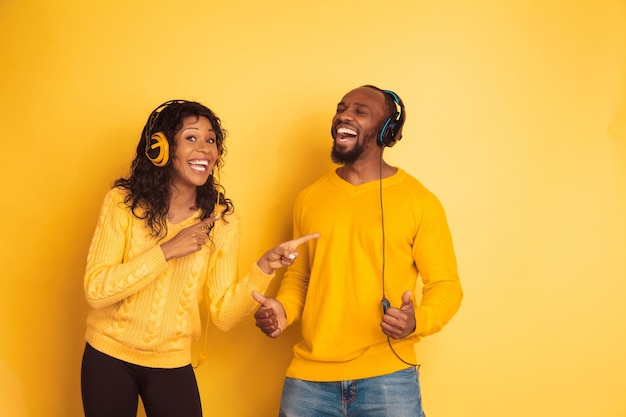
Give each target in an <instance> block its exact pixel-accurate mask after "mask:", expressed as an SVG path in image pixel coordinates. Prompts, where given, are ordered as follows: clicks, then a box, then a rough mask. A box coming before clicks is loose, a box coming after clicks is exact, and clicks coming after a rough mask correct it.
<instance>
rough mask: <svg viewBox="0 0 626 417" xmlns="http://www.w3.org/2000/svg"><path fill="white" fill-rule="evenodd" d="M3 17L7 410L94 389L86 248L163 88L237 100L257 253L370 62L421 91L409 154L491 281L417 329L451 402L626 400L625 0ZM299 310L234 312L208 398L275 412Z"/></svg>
mask: <svg viewBox="0 0 626 417" xmlns="http://www.w3.org/2000/svg"><path fill="white" fill-rule="evenodd" d="M0 28H1V29H0V34H1V36H0V56H1V59H2V65H1V67H0V91H1V94H2V100H1V101H0V138H1V140H2V148H3V152H2V153H1V154H0V170H1V171H0V175H1V177H2V187H1V191H0V197H1V200H0V201H1V205H0V218H1V219H2V234H1V236H2V241H1V243H2V248H1V251H0V257H1V259H0V262H1V265H2V272H1V273H0V282H1V287H0V329H1V333H0V334H1V337H2V343H1V344H0V415H2V416H4V417H13V416H20V417H21V416H33V417H39V416H44V417H67V416H80V415H81V414H82V408H81V399H80V377H79V376H80V361H81V355H82V349H83V346H84V341H83V332H84V318H85V315H86V313H87V305H86V303H85V301H84V298H83V293H82V275H83V271H84V266H85V258H86V254H87V249H88V245H89V242H90V239H91V235H92V233H93V229H94V226H95V222H96V218H97V215H98V210H99V207H100V204H101V202H102V197H103V196H104V193H105V192H106V190H107V189H108V188H109V186H110V184H111V182H112V181H113V180H114V179H115V178H117V177H119V176H121V175H123V174H125V173H126V172H127V169H128V166H129V164H130V161H131V159H132V157H133V154H134V149H135V146H136V143H137V141H138V138H139V134H140V131H141V128H142V126H143V124H144V122H145V120H146V118H147V116H148V114H149V113H150V111H151V110H152V109H153V108H154V107H156V106H157V105H158V104H160V103H161V102H163V101H165V100H167V99H176V98H184V99H190V100H198V101H201V102H202V103H204V104H206V105H208V106H209V107H211V108H213V109H214V110H215V111H216V112H217V113H218V115H219V116H221V117H222V119H223V120H224V122H225V126H226V128H227V129H228V130H229V132H230V135H229V137H228V139H227V146H228V150H229V155H228V159H227V163H226V170H225V172H224V174H223V180H224V183H225V185H226V188H227V192H228V195H229V196H230V197H231V198H233V199H234V201H235V205H236V209H237V210H238V211H239V213H240V215H241V218H242V222H243V228H242V239H243V241H242V251H241V258H240V259H241V268H242V269H246V268H248V266H249V265H250V264H251V263H252V262H253V261H255V260H256V259H257V258H258V256H259V255H260V254H261V253H262V252H263V251H264V250H265V249H267V248H268V247H270V246H272V245H274V244H276V243H278V242H280V241H282V240H285V239H287V238H288V237H289V236H290V233H291V219H290V213H291V205H292V203H293V200H294V198H295V196H296V193H297V192H298V190H300V189H301V188H302V187H304V186H305V185H307V184H308V183H310V182H311V181H313V180H314V179H315V178H317V177H318V176H319V175H321V174H322V173H323V172H325V171H326V170H327V169H329V168H330V167H332V166H333V165H332V164H331V163H330V161H329V159H330V158H329V150H330V142H331V139H330V135H329V126H330V119H331V117H332V114H333V111H334V108H335V105H336V103H337V101H339V99H340V98H341V97H342V95H343V94H344V93H345V92H347V91H348V90H350V89H352V88H354V87H356V86H359V85H362V84H370V83H371V84H375V85H378V86H380V87H383V88H389V89H393V90H395V91H396V92H397V93H398V94H399V95H400V96H401V97H402V98H403V100H404V102H405V104H406V107H407V114H408V119H407V122H406V125H405V129H404V139H403V140H402V142H400V143H399V144H398V145H396V147H394V148H392V149H389V150H387V151H386V152H385V155H386V157H387V159H388V160H389V161H390V162H391V163H393V164H396V165H399V166H401V167H403V168H405V169H406V170H407V171H408V172H410V173H411V174H413V175H414V176H415V177H417V178H418V179H420V180H421V181H422V182H423V183H424V184H425V185H426V186H427V187H429V188H430V189H431V190H432V191H433V192H435V193H436V194H437V195H438V196H439V197H440V199H441V200H442V202H443V204H444V206H445V208H446V210H447V213H448V218H449V223H450V226H451V229H452V232H453V236H454V240H455V247H456V250H457V255H458V259H459V271H460V274H461V278H462V282H463V285H464V289H465V293H466V296H465V299H464V303H463V305H462V307H461V310H460V311H459V313H458V314H457V316H456V317H455V318H454V319H453V320H452V322H451V323H450V324H449V325H448V326H447V327H446V328H445V329H444V330H443V331H442V332H441V333H439V334H437V335H433V336H431V337H429V338H426V339H424V340H423V341H422V343H420V344H419V345H418V346H417V350H418V353H419V356H420V361H421V363H422V364H423V366H422V389H423V396H424V406H425V409H426V412H427V414H428V416H429V417H453V416H454V417H465V416H467V417H502V416H506V417H517V416H520V417H521V416H529V415H532V416H550V417H553V416H568V417H577V416H580V417H582V416H585V417H587V416H601V417H624V416H626V377H625V375H626V353H625V352H626V302H625V298H626V256H625V255H626V191H625V190H626V101H625V99H626V85H625V80H626V4H625V2H624V1H618V0H589V1H582V0H579V1H576V0H570V1H565V0H561V1H558V0H555V1H545V2H544V1H521V0H517V1H515V0H514V1H500V0H493V1H487V0H485V1H480V0H477V1H462V0H423V1H416V0H396V1H394V2H388V1H376V0H360V1H353V0H346V1H337V0H319V1H317V2H298V1H286V0H285V1H281V0H267V1H264V2H257V1H250V0H228V1H219V2H218V1H200V0H189V1H176V2H174V1H171V2H169V1H163V0H152V1H146V0H137V1H121V0H110V1H107V2H98V1H93V2H87V1H78V0H65V1H61V2H59V1H44V0H40V1H36V0H22V1H17V0H3V1H2V2H0ZM242 272H243V271H242ZM277 282H278V279H277V280H276V281H275V283H274V284H273V286H272V291H275V289H276V284H277ZM297 333H298V328H297V327H294V328H290V329H289V330H288V332H287V333H286V334H285V335H284V336H283V337H282V338H280V339H278V340H270V339H268V338H266V337H264V336H263V335H261V333H260V332H258V330H257V329H256V328H255V327H254V324H253V321H252V319H251V318H250V319H247V320H246V321H244V322H243V323H242V324H240V325H238V326H237V327H236V328H235V329H234V330H232V331H231V332H228V333H221V332H219V331H216V330H215V329H211V331H210V342H209V346H208V348H207V350H208V359H207V361H206V363H205V364H204V365H203V366H202V367H201V368H200V369H199V370H198V379H199V384H200V390H201V394H202V398H203V406H204V410H205V414H206V415H208V416H217V415H219V416H235V417H241V416H243V417H245V416H250V417H252V416H255V417H257V416H261V417H265V416H275V415H276V413H277V408H278V401H279V397H280V389H281V385H282V377H283V372H284V370H285V368H286V366H287V363H288V361H289V357H290V355H291V345H292V344H293V343H294V341H295V340H296V338H297Z"/></svg>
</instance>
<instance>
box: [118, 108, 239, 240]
mask: <svg viewBox="0 0 626 417" xmlns="http://www.w3.org/2000/svg"><path fill="white" fill-rule="evenodd" d="M189 116H197V117H200V116H203V117H206V118H207V119H208V120H209V121H210V122H211V126H212V127H213V130H214V131H215V134H216V143H217V150H218V154H219V157H218V160H217V161H216V162H215V169H214V171H213V172H214V173H215V172H216V171H217V169H218V168H221V167H222V165H223V164H224V158H225V156H226V147H225V145H224V140H225V139H226V135H227V132H226V130H225V129H224V128H223V127H222V125H221V121H220V119H219V117H217V115H216V114H215V113H213V112H212V111H211V110H210V109H209V108H208V107H206V106H204V105H202V104H200V103H198V102H195V101H187V100H171V101H167V102H165V103H163V104H161V105H160V106H159V107H157V108H156V109H155V110H154V111H153V112H152V113H151V114H150V116H149V117H148V121H147V122H146V125H145V126H144V128H143V132H142V133H141V138H140V140H139V144H138V145H137V154H136V156H135V159H134V160H133V162H132V164H131V167H130V174H129V175H128V177H121V178H118V179H117V180H115V182H114V183H113V187H119V188H121V189H124V190H127V191H128V193H127V195H126V198H125V200H124V202H125V203H126V205H127V206H128V208H129V209H130V210H131V212H132V213H133V215H134V216H135V217H137V218H139V219H142V220H145V222H146V225H147V226H148V227H149V228H150V230H151V235H152V236H154V237H157V238H160V237H164V236H165V235H166V234H167V213H168V210H169V201H170V196H171V189H170V184H171V181H172V175H173V172H174V171H173V168H172V164H171V162H168V163H167V164H166V165H165V166H162V167H159V166H156V165H155V164H154V163H153V162H152V161H151V160H150V159H149V158H148V156H147V155H146V143H149V141H150V137H151V136H152V135H153V134H154V133H156V132H162V133H163V134H164V135H165V137H166V138H167V141H168V144H169V154H170V155H173V154H174V152H175V151H176V141H175V140H174V137H175V136H176V133H178V132H179V131H180V129H182V126H183V120H184V119H185V118H186V117H189ZM170 159H171V158H170ZM218 190H219V193H218ZM225 192H226V190H225V189H224V187H223V186H221V185H220V184H219V178H214V174H213V173H212V174H211V175H210V176H209V179H208V181H207V182H206V183H205V184H204V185H202V186H199V187H197V192H196V207H198V208H199V209H200V210H201V216H200V218H201V219H206V218H208V217H210V216H211V214H212V213H213V211H214V209H215V203H216V201H217V199H218V196H219V200H220V201H219V204H220V205H221V206H223V209H222V212H221V216H222V218H223V215H225V214H229V213H232V212H234V211H235V207H234V205H233V202H232V201H231V200H230V199H228V198H226V197H225ZM210 227H211V228H213V224H211V225H210Z"/></svg>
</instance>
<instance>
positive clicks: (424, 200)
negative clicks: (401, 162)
mask: <svg viewBox="0 0 626 417" xmlns="http://www.w3.org/2000/svg"><path fill="white" fill-rule="evenodd" d="M396 175H397V176H398V181H397V185H398V186H399V187H400V188H401V189H402V190H403V192H404V193H405V194H406V196H407V197H409V198H412V199H413V200H414V201H415V203H417V204H419V205H420V206H422V207H428V206H430V207H435V208H440V207H441V202H440V201H439V198H438V197H437V196H436V195H435V194H434V193H433V192H432V191H431V190H430V189H429V188H427V187H426V186H425V185H424V184H423V183H422V182H421V181H420V180H418V179H417V178H415V177H414V176H412V175H411V174H409V173H408V172H406V171H404V170H402V169H400V168H398V172H397V173H396Z"/></svg>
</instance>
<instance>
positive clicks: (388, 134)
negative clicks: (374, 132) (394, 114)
mask: <svg viewBox="0 0 626 417" xmlns="http://www.w3.org/2000/svg"><path fill="white" fill-rule="evenodd" d="M396 127H397V122H396V121H395V120H393V119H392V118H391V117H388V118H387V120H385V123H383V127H382V128H381V129H380V134H379V135H378V146H380V147H381V148H382V147H385V146H388V147H392V146H393V145H395V143H396Z"/></svg>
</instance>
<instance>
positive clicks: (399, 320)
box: [380, 291, 416, 339]
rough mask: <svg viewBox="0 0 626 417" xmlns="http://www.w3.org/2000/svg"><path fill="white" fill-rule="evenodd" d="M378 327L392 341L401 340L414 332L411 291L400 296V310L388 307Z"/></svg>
mask: <svg viewBox="0 0 626 417" xmlns="http://www.w3.org/2000/svg"><path fill="white" fill-rule="evenodd" d="M380 327H381V328H382V330H383V333H385V334H386V335H387V336H389V337H391V338H392V339H403V338H405V337H407V336H408V335H410V334H411V333H413V332H414V331H415V327H416V322H415V309H414V308H413V300H411V291H405V292H404V294H402V305H401V306H400V308H395V307H389V308H388V309H387V312H386V313H385V314H384V315H383V321H382V322H381V323H380Z"/></svg>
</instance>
